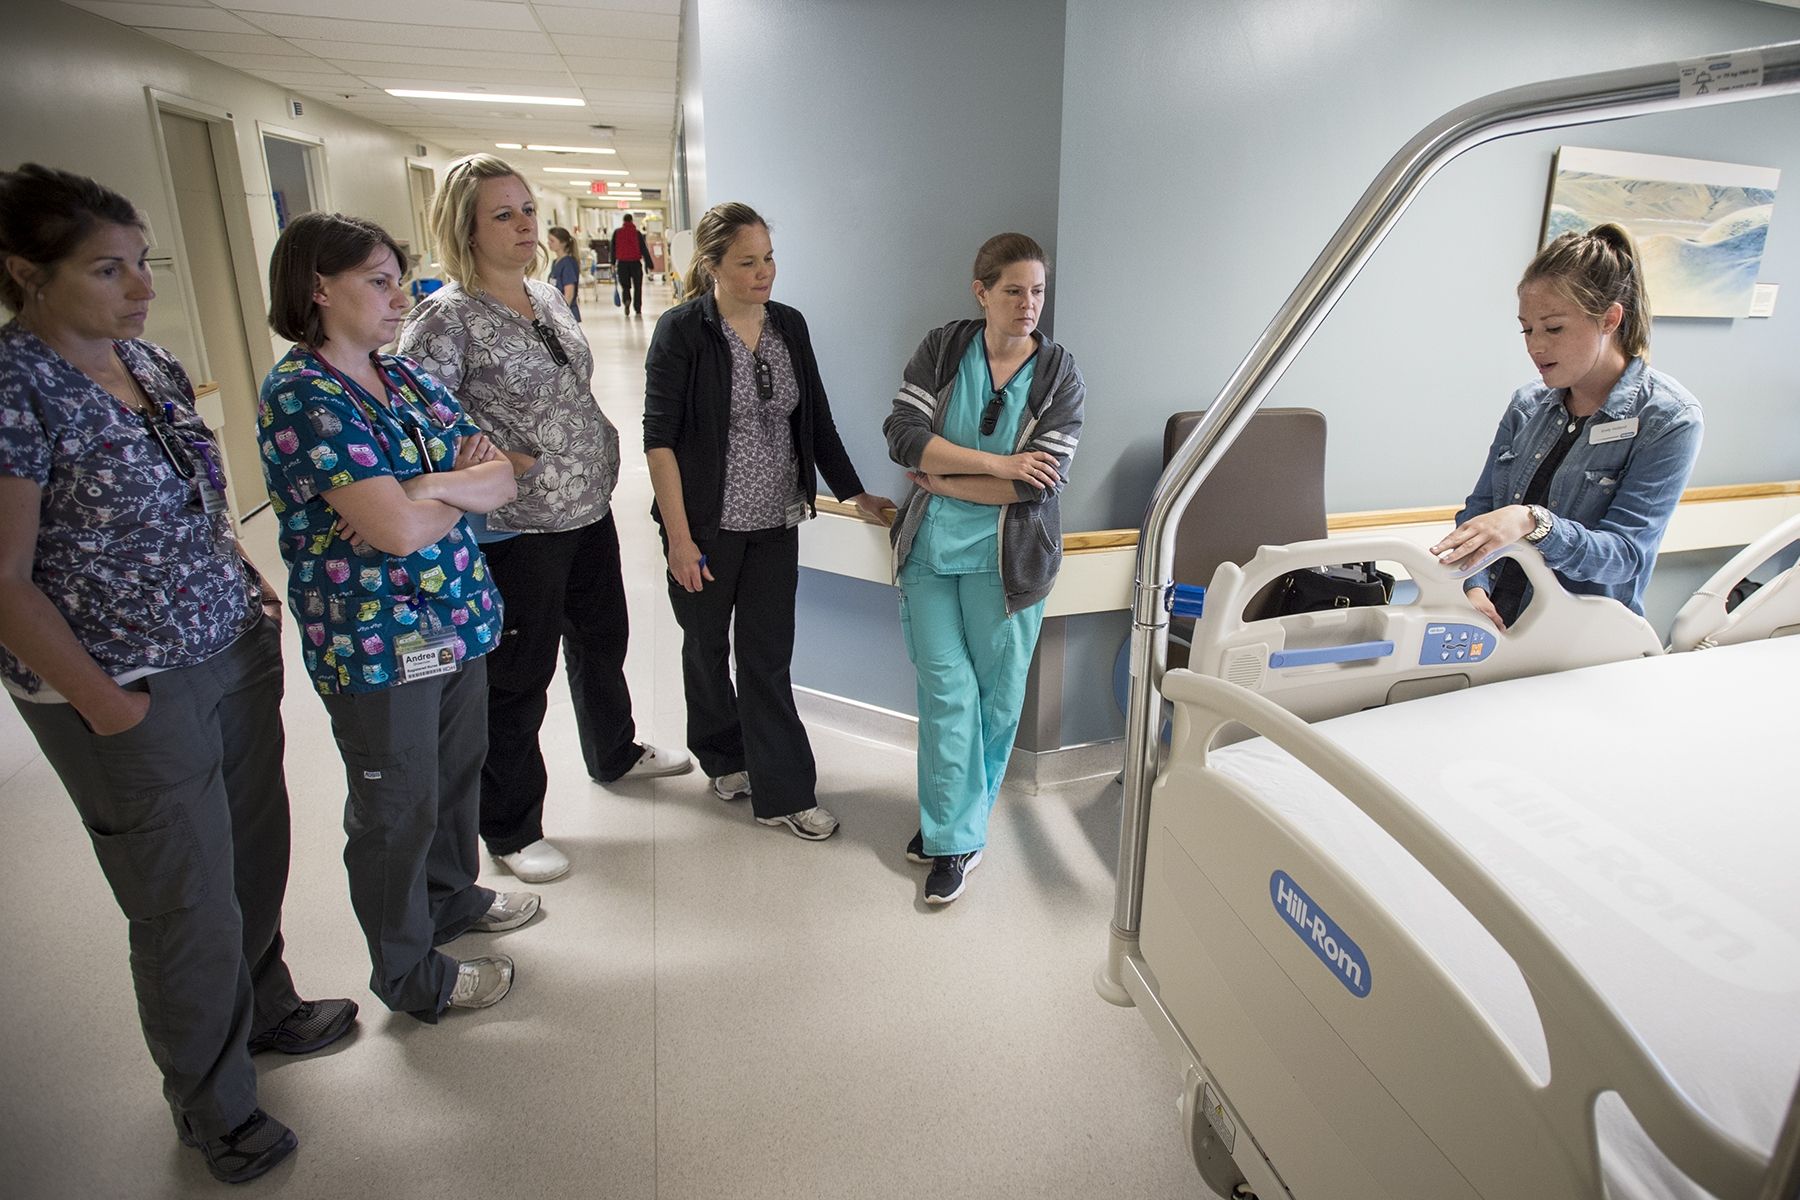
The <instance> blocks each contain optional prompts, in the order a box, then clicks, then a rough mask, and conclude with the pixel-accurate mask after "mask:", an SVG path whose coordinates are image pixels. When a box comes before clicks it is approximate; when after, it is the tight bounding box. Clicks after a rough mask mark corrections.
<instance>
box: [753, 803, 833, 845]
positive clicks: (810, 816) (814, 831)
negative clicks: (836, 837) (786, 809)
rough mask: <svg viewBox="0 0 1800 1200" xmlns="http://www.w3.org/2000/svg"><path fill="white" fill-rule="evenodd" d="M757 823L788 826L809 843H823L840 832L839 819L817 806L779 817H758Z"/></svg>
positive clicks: (795, 834) (796, 835)
mask: <svg viewBox="0 0 1800 1200" xmlns="http://www.w3.org/2000/svg"><path fill="white" fill-rule="evenodd" d="M756 823H757V824H758V825H786V826H787V827H788V828H789V829H791V830H793V832H794V836H795V837H799V838H805V839H806V840H807V841H809V842H822V841H824V840H825V839H826V838H828V837H830V836H831V835H832V834H834V833H836V832H837V830H838V820H837V818H836V817H834V816H832V815H831V814H830V813H828V812H826V811H825V810H824V809H822V808H819V807H818V806H817V805H815V806H813V807H812V808H803V809H801V810H800V811H799V812H797V813H786V814H783V815H782V816H779V817H758V818H756Z"/></svg>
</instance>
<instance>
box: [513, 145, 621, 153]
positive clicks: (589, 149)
mask: <svg viewBox="0 0 1800 1200" xmlns="http://www.w3.org/2000/svg"><path fill="white" fill-rule="evenodd" d="M507 149H508V150H517V149H519V147H517V146H508V147H507ZM525 149H527V150H542V151H544V152H545V153H547V154H617V153H618V151H617V150H614V149H612V148H611V147H610V146H539V145H537V144H535V143H534V144H532V145H529V146H526V147H525Z"/></svg>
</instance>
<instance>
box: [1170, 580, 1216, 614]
mask: <svg viewBox="0 0 1800 1200" xmlns="http://www.w3.org/2000/svg"><path fill="white" fill-rule="evenodd" d="M1163 607H1165V608H1167V609H1168V610H1169V611H1170V612H1171V613H1174V614H1175V615H1176V616H1178V617H1193V618H1194V619H1195V620H1199V619H1200V614H1201V612H1202V611H1203V610H1204V609H1205V608H1206V589H1205V588H1203V587H1200V586H1199V585H1197V584H1192V583H1177V584H1175V585H1173V586H1172V587H1170V588H1169V594H1168V596H1167V597H1166V598H1165V599H1164V600H1163Z"/></svg>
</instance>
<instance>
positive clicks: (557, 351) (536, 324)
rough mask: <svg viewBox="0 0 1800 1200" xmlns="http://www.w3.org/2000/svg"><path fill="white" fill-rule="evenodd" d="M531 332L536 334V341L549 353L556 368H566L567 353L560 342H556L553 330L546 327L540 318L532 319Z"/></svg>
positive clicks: (567, 363) (567, 362) (567, 361)
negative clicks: (542, 344)
mask: <svg viewBox="0 0 1800 1200" xmlns="http://www.w3.org/2000/svg"><path fill="white" fill-rule="evenodd" d="M531 331H532V332H533V333H535V334H537V339H538V341H540V342H542V343H544V349H546V350H548V351H549V352H550V357H551V358H552V359H553V360H554V361H555V362H556V365H557V366H559V367H566V366H568V365H569V352H568V351H567V350H564V349H563V344H562V342H560V341H558V340H557V337H556V331H555V330H554V329H551V328H550V327H549V326H548V325H546V324H544V322H543V320H542V319H541V318H538V317H533V318H532V320H531Z"/></svg>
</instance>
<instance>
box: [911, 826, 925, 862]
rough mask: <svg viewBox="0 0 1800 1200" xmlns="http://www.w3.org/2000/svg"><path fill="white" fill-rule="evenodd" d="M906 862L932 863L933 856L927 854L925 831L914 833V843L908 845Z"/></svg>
mask: <svg viewBox="0 0 1800 1200" xmlns="http://www.w3.org/2000/svg"><path fill="white" fill-rule="evenodd" d="M906 861H907V862H916V863H928V862H930V861H931V855H929V854H927V853H925V831H924V830H923V829H921V830H919V831H918V832H917V833H914V834H913V836H912V841H910V842H908V843H906Z"/></svg>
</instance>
